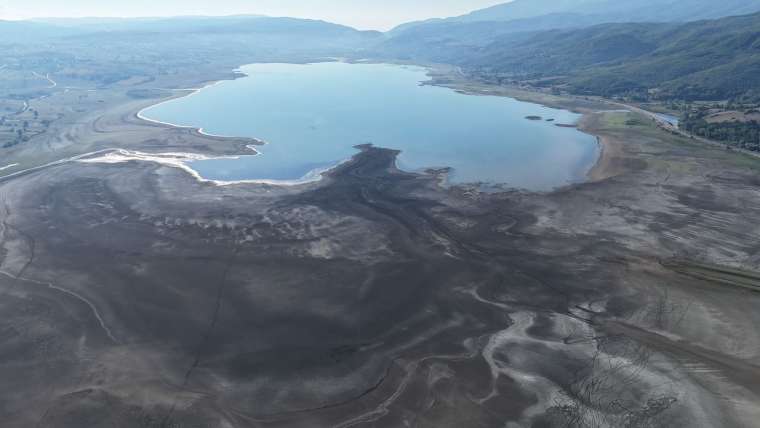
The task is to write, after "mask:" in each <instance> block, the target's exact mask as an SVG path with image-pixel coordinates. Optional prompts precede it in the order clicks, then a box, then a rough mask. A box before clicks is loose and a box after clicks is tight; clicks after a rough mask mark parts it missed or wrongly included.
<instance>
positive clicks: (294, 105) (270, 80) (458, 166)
mask: <svg viewBox="0 0 760 428" xmlns="http://www.w3.org/2000/svg"><path fill="white" fill-rule="evenodd" d="M241 71H242V72H243V73H245V74H246V75H247V76H246V77H243V78H240V79H237V80H232V81H224V82H221V83H219V84H217V85H213V86H209V87H207V88H205V89H203V90H201V91H199V92H197V93H195V94H194V95H192V96H188V97H183V98H177V99H174V100H171V101H168V102H165V103H162V104H158V105H156V106H153V107H150V108H148V109H146V110H144V111H143V112H142V116H143V117H145V118H148V119H150V120H156V121H161V122H166V123H171V124H176V125H179V126H192V127H197V128H202V129H203V130H204V132H207V133H209V134H214V135H226V136H239V137H252V138H257V139H260V140H264V141H266V142H267V143H268V144H267V145H265V146H261V147H257V150H258V151H259V152H261V154H260V155H257V156H242V157H240V158H238V159H211V160H203V161H194V162H191V163H189V165H190V167H191V168H193V169H194V170H196V171H198V173H199V174H200V175H201V176H202V177H204V178H206V179H210V180H219V181H243V180H254V181H255V180H260V181H281V182H298V181H303V180H308V179H310V178H312V179H313V177H315V176H316V177H318V176H319V174H318V173H319V172H320V171H324V170H325V169H328V168H330V167H332V166H335V165H336V164H338V163H340V162H341V161H344V160H346V159H349V158H351V156H353V155H354V154H355V153H356V149H355V148H354V146H356V145H358V144H366V143H372V144H374V145H376V146H379V147H386V148H392V149H398V150H400V151H401V154H400V155H399V158H398V162H397V164H398V166H399V168H401V169H404V170H407V171H422V170H424V169H427V168H436V167H450V168H452V173H451V175H450V177H449V180H450V181H451V182H453V183H500V184H506V185H508V186H511V187H517V188H524V189H530V190H549V189H553V188H556V187H559V186H563V185H566V184H569V183H577V182H581V181H583V180H584V179H585V176H586V173H587V171H588V170H589V169H590V168H591V167H592V166H593V164H594V163H595V162H596V159H597V157H598V145H597V142H596V138H594V137H592V136H590V135H587V134H584V133H582V132H580V131H578V130H577V129H574V128H569V127H559V126H556V124H573V123H575V122H576V121H577V120H578V119H579V115H577V114H574V113H571V112H569V111H565V110H558V109H552V108H548V107H543V106H540V105H537V104H531V103H526V102H521V101H517V100H514V99H511V98H504V97H496V96H475V95H464V94H460V93H458V92H455V91H453V90H451V89H448V88H442V87H436V86H430V85H421V82H424V81H426V80H429V79H428V77H427V72H426V70H425V69H424V68H421V67H411V66H399V65H389V64H346V63H339V62H329V63H317V64H308V65H300V64H253V65H248V66H244V67H242V68H241ZM531 116H535V117H534V118H533V119H534V120H528V119H526V117H531ZM538 117H540V119H539V118H538ZM315 172H316V174H315Z"/></svg>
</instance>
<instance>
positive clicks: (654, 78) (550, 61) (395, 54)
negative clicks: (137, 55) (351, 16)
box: [0, 0, 760, 99]
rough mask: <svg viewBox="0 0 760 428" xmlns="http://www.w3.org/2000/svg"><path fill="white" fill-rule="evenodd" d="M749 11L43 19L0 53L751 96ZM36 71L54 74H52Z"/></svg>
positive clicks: (541, 0) (600, 2) (638, 93)
mask: <svg viewBox="0 0 760 428" xmlns="http://www.w3.org/2000/svg"><path fill="white" fill-rule="evenodd" d="M663 11H666V13H663ZM756 12H760V0H724V1H714V0H681V1H676V0H639V1H635V2H620V1H613V0H516V1H514V2H511V3H505V4H502V5H497V6H494V7H491V8H487V9H483V10H478V11H474V12H472V13H470V14H467V15H464V16H460V17H454V18H449V19H445V20H431V21H426V22H417V23H409V24H405V25H403V26H400V27H398V28H396V29H394V30H393V31H390V32H388V33H385V34H383V33H380V32H375V31H358V30H355V29H353V28H351V27H347V26H343V25H337V24H332V23H328V22H324V21H316V20H305V19H295V18H271V17H262V16H229V17H177V18H142V19H96V18H91V19H45V20H42V19H41V20H36V21H23V22H2V21H0V36H2V42H0V44H14V43H15V44H24V45H28V44H34V43H37V44H41V45H45V44H54V45H55V46H56V47H57V52H58V54H57V55H62V54H63V53H65V52H69V51H76V52H77V55H79V56H80V58H81V57H86V56H87V55H88V54H92V53H93V52H91V51H87V49H85V47H86V46H87V43H91V44H93V46H99V45H102V44H104V43H109V44H110V45H111V47H112V49H111V50H110V51H111V53H113V55H116V56H118V53H126V52H130V51H131V50H132V49H141V50H146V51H152V52H155V54H156V55H157V56H161V57H162V58H166V57H167V56H178V57H179V56H181V55H185V53H189V52H190V50H192V51H193V52H192V53H193V54H194V55H199V56H200V55H203V54H205V55H214V54H215V53H220V52H225V53H226V54H227V56H229V57H232V55H231V52H234V53H235V54H237V58H238V60H239V61H255V60H261V59H268V60H273V59H278V58H285V57H287V56H288V55H290V56H297V57H299V58H304V60H307V59H318V58H322V57H337V56H341V57H348V58H356V59H359V58H376V59H388V60H407V61H413V62H436V63H447V64H453V65H457V66H459V67H461V68H462V69H463V70H464V71H465V72H467V73H469V74H471V75H473V76H478V77H479V78H482V79H486V80H490V81H496V82H500V83H502V82H526V81H529V82H530V83H531V84H533V85H539V86H541V85H544V86H552V87H559V88H564V89H566V90H568V91H571V92H575V93H584V94H595V95H606V96H617V95H626V96H635V97H638V98H648V97H660V98H665V99H671V98H678V99H718V98H721V99H722V98H728V97H745V98H746V97H749V98H752V99H754V98H756V97H758V96H760V95H757V94H756V92H757V89H755V88H756V87H758V84H759V83H760V81H758V79H759V78H758V77H757V76H760V72H758V70H760V52H759V51H758V46H759V44H758V43H759V42H758V38H759V37H760V30H758V29H760V15H743V14H748V13H756ZM733 15H743V16H738V17H734V16H733ZM697 19H701V20H703V21H694V20H697ZM45 46H47V45H45ZM183 50H184V51H183ZM183 52H184V53H183ZM109 54H110V53H109V51H105V52H101V51H98V52H96V53H94V54H93V57H94V56H107V55H109ZM46 55H49V54H46ZM50 59H51V60H52V59H53V57H52V56H51V57H50ZM93 60H94V59H93ZM111 63H113V58H112V60H111ZM41 71H48V72H51V73H55V72H57V70H56V69H55V66H54V65H52V66H51V67H50V68H48V69H45V70H42V69H41ZM106 80H111V78H108V79H106Z"/></svg>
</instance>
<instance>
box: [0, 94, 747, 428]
mask: <svg viewBox="0 0 760 428" xmlns="http://www.w3.org/2000/svg"><path fill="white" fill-rule="evenodd" d="M493 90H494V91H495V90H496V89H493ZM522 96H524V97H526V98H527V97H529V96H530V95H529V94H522ZM534 96H535V97H538V95H534ZM540 96H541V97H545V98H544V99H543V100H542V101H540V102H542V103H544V104H547V105H554V104H552V103H556V105H557V106H566V107H567V106H569V107H572V108H574V109H575V110H577V111H583V112H585V113H586V117H585V119H584V120H583V121H582V122H581V124H580V127H581V129H582V130H584V131H586V132H589V133H591V134H593V135H597V136H599V138H600V140H601V141H602V142H614V143H615V144H614V147H615V150H606V151H605V153H606V154H605V155H604V156H603V161H602V162H600V166H599V168H598V170H597V171H596V172H595V176H596V180H595V181H594V182H590V183H585V184H580V185H574V186H569V187H566V188H563V189H560V190H558V191H555V192H551V193H529V192H518V191H509V190H507V191H504V192H499V193H488V194H484V193H480V192H478V191H477V189H474V188H470V187H465V186H459V187H451V188H442V187H441V186H440V185H439V182H440V177H439V176H437V175H436V174H435V173H431V174H427V175H426V174H412V173H407V172H403V171H399V170H398V169H397V168H396V167H395V158H396V156H397V155H398V153H397V152H395V151H391V150H385V149H381V148H374V147H370V146H364V147H362V148H361V149H360V150H359V151H357V154H356V156H355V157H354V158H353V159H352V160H351V161H349V162H347V163H345V164H342V165H340V166H339V167H338V168H336V169H334V170H332V171H331V172H329V173H328V175H327V176H326V177H325V179H324V180H321V181H320V182H317V183H308V184H303V185H299V186H286V187H283V186H272V185H265V184H234V185H228V186H217V185H215V184H214V183H209V182H203V181H199V180H198V179H197V178H196V177H194V176H193V175H191V174H189V173H188V172H187V171H186V170H183V169H181V168H178V167H176V165H174V166H173V165H171V164H167V163H160V162H155V161H150V162H146V161H136V160H128V159H122V160H123V161H118V162H104V161H100V160H99V161H92V159H90V161H88V162H79V161H72V162H66V163H62V164H56V165H53V166H50V167H46V168H41V169H37V170H34V171H30V172H29V173H27V174H22V175H19V176H16V177H14V178H12V179H8V180H5V181H2V182H0V232H1V234H0V237H2V246H1V250H0V255H1V256H2V262H0V271H1V272H0V273H2V274H0V293H2V294H3V299H1V300H0V314H1V315H2V317H0V335H1V336H2V338H3V340H2V341H0V378H2V379H3V383H2V386H0V401H1V402H3V403H4V405H3V406H2V407H1V408H0V418H2V420H3V421H4V422H3V424H4V426H8V427H28V426H45V427H81V426H90V427H113V426H127V427H132V426H134V427H146V426H147V427H159V426H190V427H194V426H223V427H315V426H338V427H363V426H366V427H369V426H372V427H398V426H404V425H405V424H410V425H417V426H428V427H462V426H486V427H490V426H493V427H503V426H505V425H507V426H531V425H533V426H567V424H568V423H570V424H573V423H574V424H578V425H583V424H590V423H592V422H593V421H604V422H605V423H606V424H608V425H609V426H623V424H624V423H628V424H633V425H630V426H668V427H714V426H740V427H741V426H746V427H750V426H752V424H753V423H755V421H756V420H757V418H758V417H759V416H760V406H758V404H757V403H760V396H759V395H760V391H758V385H757V379H758V373H759V370H760V369H758V363H759V362H760V335H758V334H757V332H756V326H757V325H759V324H760V312H758V311H757V307H758V304H760V294H759V293H756V292H754V291H752V290H748V289H745V288H742V287H732V286H726V285H725V284H716V280H718V281H724V282H725V275H724V274H725V272H727V271H728V272H742V278H745V277H747V276H749V277H750V278H754V275H755V274H752V272H757V271H758V270H760V256H759V255H758V253H759V252H760V249H759V248H758V245H757V242H760V228H759V227H758V226H757V224H758V222H757V221H756V220H757V219H758V218H760V202H758V201H760V182H758V180H757V176H758V163H757V161H756V160H753V159H749V158H744V157H742V156H741V155H739V154H736V153H728V152H725V151H723V150H720V149H716V148H713V147H709V146H702V145H699V144H695V143H693V142H690V141H689V140H687V139H685V138H680V137H677V136H673V135H671V134H668V133H666V132H663V131H662V130H659V129H657V127H656V126H654V125H653V124H651V122H650V121H647V120H639V119H640V118H638V117H637V116H636V115H635V114H633V113H623V112H602V111H600V110H601V109H599V108H598V106H597V105H595V104H594V103H592V102H584V101H577V100H563V99H559V98H556V97H547V96H545V95H540ZM537 101H538V100H537ZM145 102H146V101H145V100H142V101H139V102H138V101H130V102H129V103H126V104H123V105H121V104H118V103H117V104H115V105H114V106H113V107H109V108H108V109H106V110H105V111H104V112H102V113H101V114H100V115H94V116H93V117H92V118H91V121H90V122H86V125H82V124H81V123H80V124H78V125H76V126H77V127H76V129H75V130H69V131H70V132H69V135H70V138H71V139H72V141H75V142H76V141H80V139H81V142H82V144H83V145H85V146H86V147H87V148H88V150H90V149H97V148H102V149H106V148H110V149H113V148H115V147H119V148H124V149H130V150H135V151H142V152H148V153H154V154H155V153H166V152H174V153H196V154H199V155H211V154H213V155H226V154H229V155H234V154H237V153H238V151H239V150H242V149H243V148H244V147H245V145H246V143H247V142H245V141H242V140H231V141H230V140H226V139H214V138H210V137H208V136H204V135H201V134H198V133H197V132H193V131H192V130H181V129H172V128H167V127H165V126H162V125H158V124H146V123H144V122H142V121H139V120H137V119H136V118H135V116H134V112H136V111H139V109H141V108H142V106H143V104H142V103H145ZM61 132H62V135H64V134H65V130H64V129H61ZM95 135H97V138H96V137H95ZM217 143H218V144H217ZM124 145H128V146H129V147H123V146H124ZM90 151H94V150H90ZM605 156H606V158H605ZM9 163H12V162H9ZM438 173H440V174H442V173H444V171H439V172H438ZM663 260H679V261H680V262H681V264H679V265H678V266H702V267H704V266H709V267H710V268H711V270H710V272H716V271H717V272H720V277H719V278H715V277H713V276H712V274H711V275H707V274H700V275H694V274H693V272H692V271H691V270H690V271H688V272H682V271H680V270H682V269H672V268H671V267H669V266H667V265H665V264H663V263H661V262H662V261H663ZM684 261H688V262H689V263H692V264H689V265H684V264H683V262H684ZM716 266H717V267H722V268H721V269H717V270H716ZM690 269H691V268H690ZM702 269H703V268H702ZM700 272H702V271H700ZM729 279H731V280H735V279H736V278H735V275H734V276H731V277H730V278H729ZM631 421H633V422H631Z"/></svg>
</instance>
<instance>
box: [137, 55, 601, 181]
mask: <svg viewBox="0 0 760 428" xmlns="http://www.w3.org/2000/svg"><path fill="white" fill-rule="evenodd" d="M327 62H346V61H341V60H334V61H327ZM314 63H317V62H310V63H305V64H304V65H309V64H314ZM348 63H355V64H389V65H400V66H412V67H418V68H420V69H422V70H424V71H425V72H426V75H427V77H428V78H429V80H423V81H420V82H419V84H420V85H431V86H437V87H441V88H446V89H449V90H452V91H456V92H459V93H462V94H464V95H469V96H476V95H490V96H498V97H504V98H512V99H514V100H517V101H521V102H526V103H530V104H535V105H538V106H542V107H547V108H553V109H561V110H566V111H569V112H571V113H575V114H580V115H581V117H580V118H579V119H578V121H577V122H576V125H573V126H572V127H573V128H575V129H578V130H579V131H580V132H583V133H585V134H588V135H590V136H592V137H595V138H596V139H597V144H598V145H599V148H598V149H597V152H598V153H597V154H596V157H597V159H596V161H594V162H593V164H591V165H590V166H589V167H588V168H586V166H584V168H583V169H584V170H585V172H584V173H582V174H579V175H578V177H579V181H577V182H575V181H571V182H567V183H565V184H561V185H558V186H557V187H555V188H552V189H549V190H541V191H538V190H535V191H532V190H526V189H522V188H517V187H509V186H507V187H508V188H509V189H510V190H512V191H514V190H517V191H528V192H535V193H550V192H555V191H559V190H561V189H564V188H567V187H570V186H575V185H579V184H584V183H588V182H592V181H595V180H592V179H591V178H590V177H591V175H590V174H591V173H592V171H594V170H595V169H596V168H597V166H598V165H599V162H600V160H601V159H602V156H603V152H604V148H603V147H602V144H601V143H600V142H599V140H600V137H599V136H598V135H595V134H593V133H591V132H587V131H586V130H584V129H581V128H582V127H581V126H580V124H581V122H582V121H583V119H584V118H585V117H586V113H585V112H580V111H575V110H573V109H569V108H566V107H563V106H559V105H552V104H550V103H544V102H539V101H537V100H534V99H530V98H525V99H523V98H520V97H517V96H512V95H509V94H499V93H488V94H484V93H481V92H476V91H471V90H468V89H466V88H460V87H454V86H450V85H446V84H441V83H440V82H437V81H436V80H435V76H436V72H441V71H442V69H441V65H436V64H414V63H406V62H402V63H389V62H378V61H375V60H371V59H368V60H363V61H348ZM253 64H256V63H253ZM245 65H247V64H244V65H241V66H239V67H238V68H236V69H233V73H234V76H235V77H233V78H232V79H221V80H215V81H210V82H208V83H207V84H206V85H203V86H202V87H199V88H188V89H172V91H180V92H187V93H181V94H177V95H174V96H171V97H169V98H167V99H163V100H161V101H159V102H157V103H155V104H151V105H148V106H145V107H142V108H140V109H139V110H138V111H137V112H136V113H135V114H134V116H135V117H136V118H137V119H138V120H141V121H144V122H147V123H150V124H152V125H160V126H166V127H170V128H176V129H186V130H191V131H193V132H196V133H198V134H199V135H202V136H204V137H209V138H222V139H240V138H244V139H250V140H251V141H254V142H256V145H259V146H263V145H268V144H269V142H267V141H264V140H261V139H258V138H255V137H254V138H252V137H236V136H228V135H216V134H211V133H208V132H206V131H205V130H204V128H203V127H197V126H193V125H180V124H176V123H171V122H165V121H160V120H156V119H151V118H149V117H147V116H145V114H144V113H145V112H146V111H147V110H149V109H152V108H155V107H158V106H161V105H163V104H165V103H169V102H173V101H176V100H178V99H180V98H186V97H191V96H194V95H197V94H198V93H200V92H201V91H202V90H204V89H208V88H211V87H214V86H216V85H219V84H221V83H224V82H228V81H233V80H236V79H238V78H245V77H249V76H250V75H249V74H247V73H245V72H243V71H242V67H245ZM469 82H470V83H472V84H476V83H477V82H475V81H469ZM246 147H247V148H248V149H250V150H252V151H254V154H252V155H248V154H241V155H238V156H222V157H206V158H204V159H196V160H213V159H239V158H241V157H243V156H258V155H262V154H263V153H262V152H261V151H259V150H257V149H256V148H255V147H254V144H250V145H247V146H246ZM136 153H137V152H136ZM146 154H147V153H141V154H140V155H146ZM176 154H178V155H183V154H182V153H176ZM159 155H160V154H159ZM188 155H189V154H188ZM351 158H353V156H351V157H349V158H347V159H345V160H343V161H341V162H339V163H338V164H336V165H333V166H331V167H329V168H324V169H320V170H318V171H310V172H309V173H307V174H305V175H304V176H303V177H301V178H299V179H294V180H271V179H251V180H234V181H225V180H213V179H207V178H203V177H202V176H201V175H200V173H199V172H198V171H197V170H195V169H193V168H192V167H190V166H189V165H187V163H183V166H182V167H181V168H182V169H184V170H186V171H188V172H190V173H191V175H192V176H193V177H195V178H196V179H198V180H199V181H201V182H205V183H214V184H216V185H219V186H228V185H234V184H268V185H283V186H294V185H302V184H309V183H313V182H318V181H321V180H322V178H323V175H324V174H325V173H327V172H329V171H331V170H333V169H335V168H337V167H338V166H340V165H342V164H344V163H345V162H348V161H350V160H351ZM134 160H148V159H143V158H135V159H134ZM190 161H192V159H190V157H188V160H186V161H185V162H190ZM159 163H161V162H159ZM169 166H176V167H179V165H174V164H172V165H169ZM412 172H413V171H412ZM413 173H419V171H418V172H413ZM473 184H476V183H458V184H452V183H448V184H447V185H448V186H457V185H461V186H469V185H473Z"/></svg>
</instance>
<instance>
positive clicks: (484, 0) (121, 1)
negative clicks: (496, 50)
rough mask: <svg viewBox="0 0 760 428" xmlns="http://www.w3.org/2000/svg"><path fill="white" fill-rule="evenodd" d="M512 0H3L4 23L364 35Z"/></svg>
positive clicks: (0, 4)
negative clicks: (175, 20)
mask: <svg viewBox="0 0 760 428" xmlns="http://www.w3.org/2000/svg"><path fill="white" fill-rule="evenodd" d="M507 1H510V0H0V19H26V18H35V17H79V16H99V17H110V16H129V17H132V16H172V15H234V14H262V15H271V16H294V17H303V18H314V19H324V20H327V21H332V22H337V23H341V24H346V25H351V26H354V27H357V28H361V29H381V30H385V29H388V28H391V27H393V26H395V25H397V24H400V23H403V22H408V21H413V20H419V19H426V18H433V17H446V16H454V15H461V14H463V13H466V12H469V11H471V10H474V9H479V8H482V7H486V6H491V5H494V4H498V3H505V2H507Z"/></svg>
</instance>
